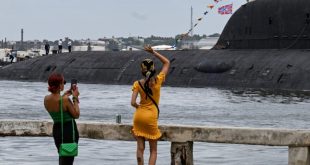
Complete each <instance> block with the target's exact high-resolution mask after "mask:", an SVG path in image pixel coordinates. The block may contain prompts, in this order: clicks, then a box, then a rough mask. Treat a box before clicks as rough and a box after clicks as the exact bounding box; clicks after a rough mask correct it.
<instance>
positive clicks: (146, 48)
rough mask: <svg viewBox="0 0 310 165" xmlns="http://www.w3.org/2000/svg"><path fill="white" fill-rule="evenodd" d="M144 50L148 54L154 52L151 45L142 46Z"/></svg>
mask: <svg viewBox="0 0 310 165" xmlns="http://www.w3.org/2000/svg"><path fill="white" fill-rule="evenodd" d="M144 50H145V51H147V52H149V53H152V54H154V50H153V48H152V47H151V45H144Z"/></svg>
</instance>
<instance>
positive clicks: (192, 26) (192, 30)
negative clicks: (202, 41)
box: [191, 6, 194, 37]
mask: <svg viewBox="0 0 310 165" xmlns="http://www.w3.org/2000/svg"><path fill="white" fill-rule="evenodd" d="M193 35H194V25H193V7H192V6H191V36H192V37H193Z"/></svg>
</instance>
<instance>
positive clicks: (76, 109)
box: [63, 96, 80, 119]
mask: <svg viewBox="0 0 310 165" xmlns="http://www.w3.org/2000/svg"><path fill="white" fill-rule="evenodd" d="M63 102H64V104H65V107H66V108H67V110H68V111H69V113H70V114H71V116H72V117H73V118H75V119H78V118H79V117H80V106H79V103H78V102H77V101H76V100H73V102H72V101H71V100H70V98H69V97H67V96H64V97H63Z"/></svg>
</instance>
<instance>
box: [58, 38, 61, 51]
mask: <svg viewBox="0 0 310 165" xmlns="http://www.w3.org/2000/svg"><path fill="white" fill-rule="evenodd" d="M58 53H62V39H60V40H59V41H58Z"/></svg>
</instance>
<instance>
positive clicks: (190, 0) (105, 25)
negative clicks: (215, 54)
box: [0, 0, 246, 40]
mask: <svg viewBox="0 0 310 165" xmlns="http://www.w3.org/2000/svg"><path fill="white" fill-rule="evenodd" d="M245 2H246V0H222V1H221V2H219V3H218V4H215V3H214V0H0V20H1V24H0V40H1V39H4V38H5V37H7V39H8V40H20V30H21V28H23V29H24V40H33V39H39V40H42V39H48V40H57V39H60V38H64V37H69V38H71V39H87V38H90V39H98V38H102V37H112V36H115V37H129V36H142V37H149V36H151V35H155V36H164V37H174V36H175V35H177V34H181V33H186V32H187V31H188V30H189V28H190V7H191V6H192V7H193V10H194V11H193V15H194V16H193V18H194V23H196V22H197V18H199V17H202V16H204V14H203V13H204V12H205V11H210V12H209V13H208V14H207V15H206V16H204V17H203V20H202V21H199V24H198V25H197V26H196V28H195V29H194V34H200V35H202V34H206V35H210V34H213V33H221V32H222V30H223V28H224V26H225V24H226V23H227V21H228V19H229V18H230V16H231V15H219V14H218V13H217V9H218V7H220V6H222V5H227V4H230V3H233V9H234V11H236V9H238V8H239V7H240V6H241V5H242V4H244V3H245ZM209 4H215V7H214V8H213V9H212V10H210V9H208V8H207V5H209Z"/></svg>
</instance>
